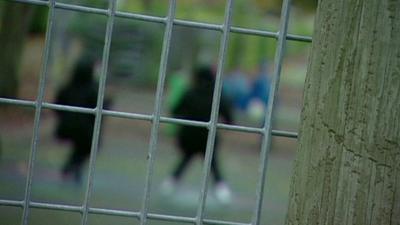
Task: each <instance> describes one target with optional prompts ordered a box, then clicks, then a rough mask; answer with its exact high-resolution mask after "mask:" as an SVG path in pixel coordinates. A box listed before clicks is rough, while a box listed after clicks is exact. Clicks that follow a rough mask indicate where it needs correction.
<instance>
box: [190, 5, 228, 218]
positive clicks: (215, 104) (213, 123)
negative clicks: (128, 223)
mask: <svg viewBox="0 0 400 225" xmlns="http://www.w3.org/2000/svg"><path fill="white" fill-rule="evenodd" d="M233 4H234V3H233V0H228V1H227V3H226V8H225V19H224V24H223V27H222V37H221V43H220V49H219V54H218V69H217V75H216V78H215V86H214V93H213V100H212V104H211V115H210V117H211V118H210V123H209V131H208V137H207V148H206V154H205V159H204V163H203V175H202V182H201V190H200V197H199V206H198V208H197V217H196V218H197V220H196V224H197V225H201V224H203V217H204V208H205V204H206V199H207V187H208V180H209V176H210V167H211V161H212V157H213V153H214V145H215V136H216V133H217V123H218V115H219V113H218V111H219V104H220V100H221V92H222V74H223V71H224V64H225V58H226V52H227V49H228V42H229V33H230V26H231V17H232V11H233Z"/></svg>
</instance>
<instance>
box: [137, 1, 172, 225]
mask: <svg viewBox="0 0 400 225" xmlns="http://www.w3.org/2000/svg"><path fill="white" fill-rule="evenodd" d="M175 9H176V0H170V1H169V9H168V15H167V21H166V26H165V30H164V38H163V46H162V52H161V60H160V68H159V74H158V82H157V92H156V100H155V105H154V112H153V120H152V127H151V134H150V144H149V152H148V154H147V160H148V163H147V172H146V180H145V186H144V194H143V202H142V210H141V215H140V225H145V224H146V223H147V213H148V211H149V199H150V192H151V184H152V178H153V171H154V162H155V155H156V150H157V142H158V132H159V127H160V117H161V108H162V96H163V90H164V84H165V77H166V72H167V64H168V55H169V49H170V45H171V36H172V29H173V25H174V17H175Z"/></svg>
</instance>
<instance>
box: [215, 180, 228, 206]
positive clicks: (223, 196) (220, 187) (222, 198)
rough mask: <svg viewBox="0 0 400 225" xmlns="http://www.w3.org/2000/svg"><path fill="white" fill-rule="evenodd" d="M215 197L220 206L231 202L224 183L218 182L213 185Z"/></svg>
mask: <svg viewBox="0 0 400 225" xmlns="http://www.w3.org/2000/svg"><path fill="white" fill-rule="evenodd" d="M215 197H216V199H217V200H218V201H219V202H221V203H222V204H225V205H226V204H229V203H230V202H231V201H232V192H231V189H230V188H229V186H228V185H227V184H226V183H225V182H218V183H217V184H216V185H215Z"/></svg>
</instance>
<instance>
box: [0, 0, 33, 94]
mask: <svg viewBox="0 0 400 225" xmlns="http://www.w3.org/2000/svg"><path fill="white" fill-rule="evenodd" d="M3 6H4V8H3V16H2V18H1V27H0V45H1V50H0V97H12V98H14V97H17V94H18V83H19V82H18V71H19V65H20V59H21V55H22V50H23V45H24V40H25V37H26V34H27V32H28V29H29V25H30V22H31V19H32V16H33V10H34V8H33V7H32V6H30V5H29V4H19V3H13V2H4V3H3Z"/></svg>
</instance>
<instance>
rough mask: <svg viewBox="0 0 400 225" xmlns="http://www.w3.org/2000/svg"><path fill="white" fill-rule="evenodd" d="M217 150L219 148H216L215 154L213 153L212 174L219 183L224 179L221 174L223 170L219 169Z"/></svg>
mask: <svg viewBox="0 0 400 225" xmlns="http://www.w3.org/2000/svg"><path fill="white" fill-rule="evenodd" d="M216 150H217V149H215V150H214V155H213V158H212V160H211V172H212V174H213V176H214V181H215V183H218V182H221V181H223V178H222V175H221V171H220V169H219V164H218V159H217V152H216Z"/></svg>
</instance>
